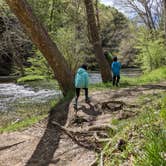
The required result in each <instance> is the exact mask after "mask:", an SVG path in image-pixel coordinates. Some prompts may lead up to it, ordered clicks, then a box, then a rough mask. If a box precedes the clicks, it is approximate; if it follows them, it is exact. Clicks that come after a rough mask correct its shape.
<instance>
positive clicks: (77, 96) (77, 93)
mask: <svg viewBox="0 0 166 166" xmlns="http://www.w3.org/2000/svg"><path fill="white" fill-rule="evenodd" d="M83 89H84V90H85V98H86V99H87V98H88V88H83ZM80 90H81V88H76V100H78V98H79V96H80Z"/></svg>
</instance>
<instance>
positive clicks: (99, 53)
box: [84, 0, 112, 82]
mask: <svg viewBox="0 0 166 166" xmlns="http://www.w3.org/2000/svg"><path fill="white" fill-rule="evenodd" d="M84 3H85V7H86V14H87V22H88V27H89V31H90V35H91V41H92V44H93V47H94V51H95V55H96V59H97V61H98V64H99V66H100V70H101V76H102V80H103V82H108V81H111V80H112V77H111V70H110V66H109V64H108V62H107V60H106V59H105V57H104V54H103V49H102V46H101V40H100V37H99V33H98V28H97V25H96V20H95V14H94V7H93V2H92V0H84Z"/></svg>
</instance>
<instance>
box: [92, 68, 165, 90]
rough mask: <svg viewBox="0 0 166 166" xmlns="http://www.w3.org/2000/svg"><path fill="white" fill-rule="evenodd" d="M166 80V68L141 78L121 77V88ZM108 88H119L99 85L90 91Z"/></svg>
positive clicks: (110, 85)
mask: <svg viewBox="0 0 166 166" xmlns="http://www.w3.org/2000/svg"><path fill="white" fill-rule="evenodd" d="M163 80H166V67H161V68H159V69H156V70H154V71H151V72H150V73H145V74H143V75H141V76H139V77H136V78H135V77H134V78H129V77H121V80H120V87H128V86H137V85H145V84H149V83H155V82H159V81H163ZM107 88H111V89H112V88H113V89H117V87H113V86H112V83H110V82H109V83H98V84H93V85H90V89H92V90H96V89H97V90H103V89H107Z"/></svg>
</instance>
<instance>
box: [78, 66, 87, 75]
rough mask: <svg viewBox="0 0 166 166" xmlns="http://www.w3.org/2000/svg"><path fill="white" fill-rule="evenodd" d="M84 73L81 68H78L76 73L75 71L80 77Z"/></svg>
mask: <svg viewBox="0 0 166 166" xmlns="http://www.w3.org/2000/svg"><path fill="white" fill-rule="evenodd" d="M85 72H86V70H85V69H83V68H79V69H78V71H77V73H78V74H80V75H82V74H84V73H85Z"/></svg>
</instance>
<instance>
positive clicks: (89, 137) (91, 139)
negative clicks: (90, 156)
mask: <svg viewBox="0 0 166 166" xmlns="http://www.w3.org/2000/svg"><path fill="white" fill-rule="evenodd" d="M52 124H53V125H55V126H57V127H58V128H59V129H60V130H62V131H63V132H64V133H65V134H66V135H67V136H69V137H70V138H71V139H72V140H73V141H74V142H75V143H76V144H78V145H79V146H82V147H84V148H87V149H91V150H95V151H96V152H100V151H101V145H102V144H101V143H102V142H106V141H110V139H103V138H99V137H98V136H97V132H99V131H107V130H108V129H111V130H113V129H112V126H111V125H108V124H103V125H100V126H99V125H95V126H90V127H87V128H85V129H84V130H72V129H69V128H66V127H64V126H61V125H60V124H59V123H57V122H55V121H52ZM95 133H96V134H95Z"/></svg>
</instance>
